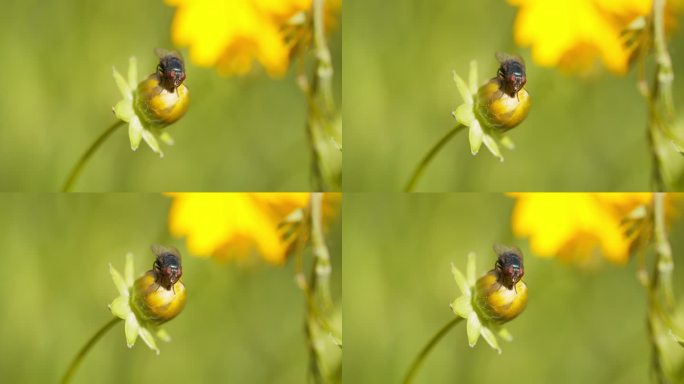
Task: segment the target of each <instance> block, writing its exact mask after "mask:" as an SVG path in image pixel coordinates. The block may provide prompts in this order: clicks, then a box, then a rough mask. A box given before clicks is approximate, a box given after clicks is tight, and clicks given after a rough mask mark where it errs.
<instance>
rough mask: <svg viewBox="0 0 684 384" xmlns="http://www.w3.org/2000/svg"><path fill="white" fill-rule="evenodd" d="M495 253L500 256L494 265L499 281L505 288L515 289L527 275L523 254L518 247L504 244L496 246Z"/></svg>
mask: <svg viewBox="0 0 684 384" xmlns="http://www.w3.org/2000/svg"><path fill="white" fill-rule="evenodd" d="M494 252H496V254H497V255H498V256H499V258H498V259H497V260H496V264H495V265H494V269H495V271H496V274H497V281H498V282H499V284H501V285H503V286H504V287H506V288H508V289H513V287H515V286H516V284H517V283H518V281H520V279H522V277H523V276H524V275H525V267H524V266H523V255H522V252H521V251H520V249H518V247H509V246H506V245H502V244H495V245H494Z"/></svg>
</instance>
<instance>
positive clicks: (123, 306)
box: [109, 296, 131, 320]
mask: <svg viewBox="0 0 684 384" xmlns="http://www.w3.org/2000/svg"><path fill="white" fill-rule="evenodd" d="M128 300H129V299H128V297H126V296H117V298H116V299H114V301H112V303H111V304H110V305H109V310H110V311H112V314H113V315H114V316H116V317H118V318H120V319H123V320H126V319H127V318H128V315H130V314H131V306H130V304H129V301H128Z"/></svg>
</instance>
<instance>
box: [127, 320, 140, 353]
mask: <svg viewBox="0 0 684 384" xmlns="http://www.w3.org/2000/svg"><path fill="white" fill-rule="evenodd" d="M139 329H140V324H138V319H136V318H135V314H134V313H133V312H131V313H130V314H129V315H128V317H127V318H126V325H125V327H124V330H125V331H126V345H128V348H131V347H132V346H134V345H135V340H136V339H137V338H138V330H139Z"/></svg>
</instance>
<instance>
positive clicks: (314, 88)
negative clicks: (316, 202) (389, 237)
mask: <svg viewBox="0 0 684 384" xmlns="http://www.w3.org/2000/svg"><path fill="white" fill-rule="evenodd" d="M310 14H311V21H310V28H311V33H312V35H313V39H312V44H311V45H312V47H311V48H312V50H313V53H314V63H313V73H312V74H311V76H310V79H307V76H306V75H305V74H304V73H303V72H304V71H305V65H304V64H303V62H300V66H299V68H300V71H301V72H302V73H300V76H299V77H298V83H299V86H300V88H301V90H302V91H303V92H304V94H305V95H306V100H307V106H308V118H307V123H306V129H307V137H308V138H309V145H310V149H311V159H312V160H311V172H312V176H311V177H312V183H313V189H314V190H315V191H339V190H340V188H341V183H342V118H341V116H340V113H339V111H338V110H337V107H336V105H335V100H334V98H333V92H332V79H333V74H334V69H333V65H332V55H331V54H330V49H329V48H328V45H327V42H326V38H325V14H326V12H325V0H314V1H313V3H312V7H311V12H310ZM300 57H301V55H300Z"/></svg>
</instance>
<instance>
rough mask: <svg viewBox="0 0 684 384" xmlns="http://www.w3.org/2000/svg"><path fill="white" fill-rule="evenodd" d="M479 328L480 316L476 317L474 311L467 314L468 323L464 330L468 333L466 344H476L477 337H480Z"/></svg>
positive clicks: (480, 328) (480, 326)
mask: <svg viewBox="0 0 684 384" xmlns="http://www.w3.org/2000/svg"><path fill="white" fill-rule="evenodd" d="M480 330H482V323H480V318H479V317H477V313H475V311H473V312H471V313H470V315H469V316H468V323H467V327H466V332H467V333H468V345H470V346H471V347H474V346H475V344H477V339H478V338H479V337H480Z"/></svg>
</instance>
